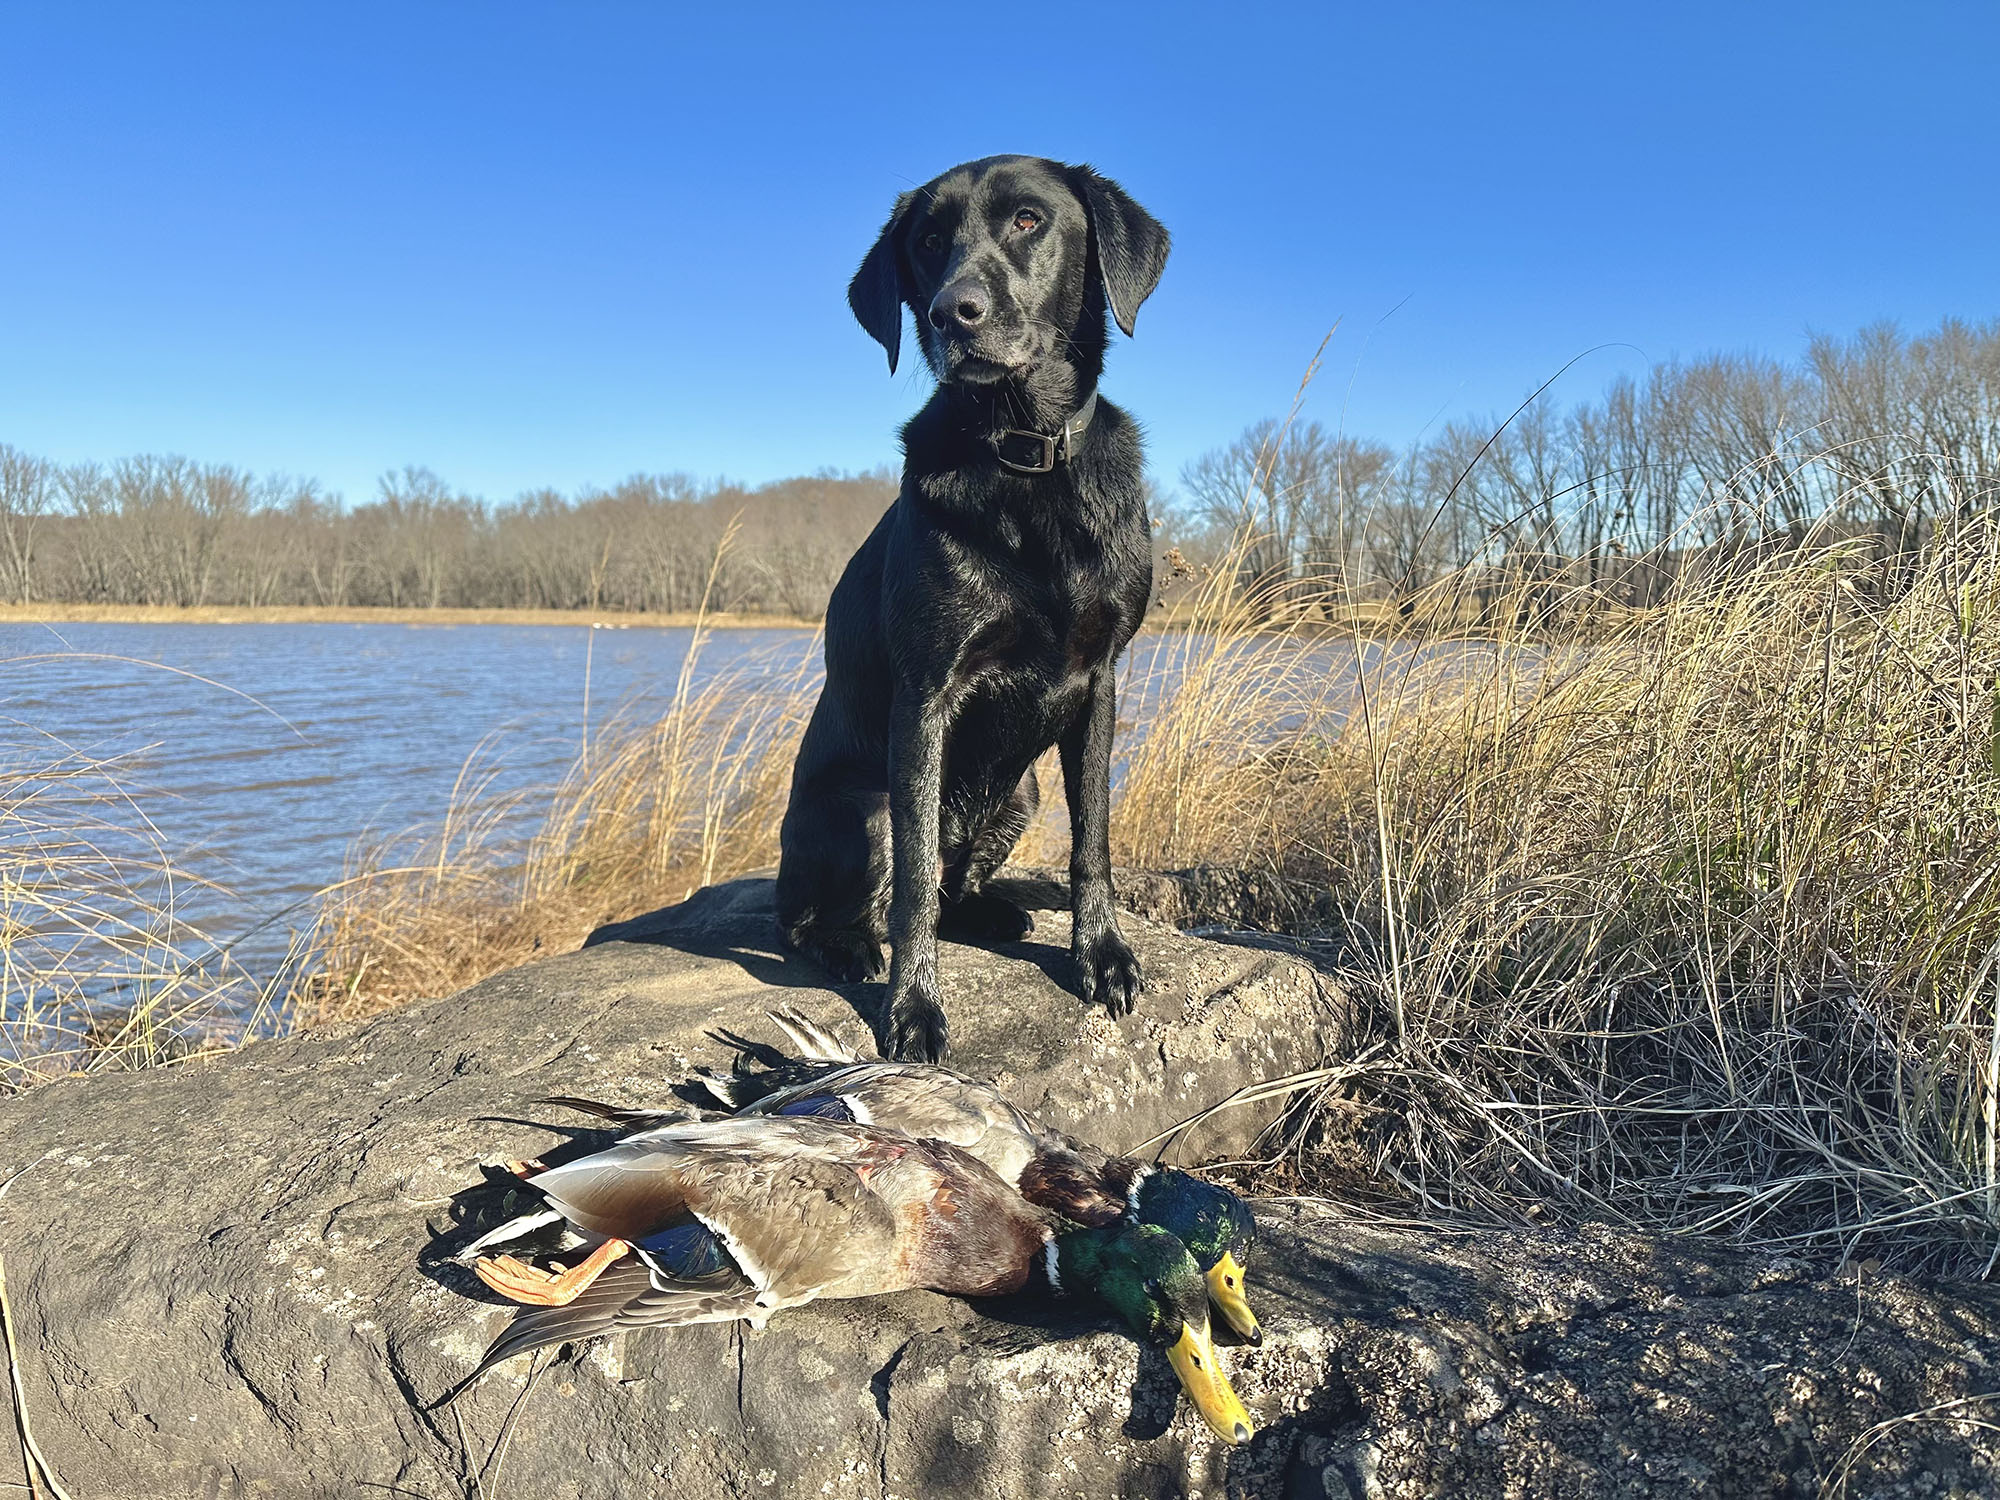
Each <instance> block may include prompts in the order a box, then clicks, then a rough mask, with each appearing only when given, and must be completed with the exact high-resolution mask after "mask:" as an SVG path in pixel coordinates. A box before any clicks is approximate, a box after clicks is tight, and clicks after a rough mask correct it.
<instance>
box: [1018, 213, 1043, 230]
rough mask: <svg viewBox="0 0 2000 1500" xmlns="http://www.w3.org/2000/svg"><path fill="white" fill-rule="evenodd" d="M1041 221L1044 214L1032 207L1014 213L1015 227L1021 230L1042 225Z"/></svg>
mask: <svg viewBox="0 0 2000 1500" xmlns="http://www.w3.org/2000/svg"><path fill="white" fill-rule="evenodd" d="M1041 222H1042V216H1041V215H1040V214H1038V213H1036V212H1035V211H1034V210H1033V209H1032V208H1024V209H1022V210H1021V211H1020V212H1019V213H1017V214H1015V215H1014V227H1015V228H1016V229H1021V230H1028V229H1034V228H1036V227H1037V226H1038V225H1040V224H1041Z"/></svg>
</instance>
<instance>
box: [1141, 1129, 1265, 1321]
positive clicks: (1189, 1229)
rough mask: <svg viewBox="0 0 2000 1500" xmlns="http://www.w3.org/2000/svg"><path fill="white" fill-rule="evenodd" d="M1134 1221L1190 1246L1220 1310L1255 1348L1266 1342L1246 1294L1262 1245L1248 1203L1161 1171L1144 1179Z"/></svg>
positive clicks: (1170, 1171)
mask: <svg viewBox="0 0 2000 1500" xmlns="http://www.w3.org/2000/svg"><path fill="white" fill-rule="evenodd" d="M1132 1216H1133V1217H1134V1218H1135V1219H1138V1220H1139V1221H1140V1222H1141V1223H1145V1224H1157V1225H1158V1226H1159V1227H1160V1228H1162V1229H1164V1230H1166V1231H1167V1233H1169V1234H1171V1235H1172V1236H1173V1237H1174V1238H1175V1239H1177V1240H1179V1241H1180V1242H1181V1243H1182V1244H1183V1245H1185V1246H1187V1250H1188V1254H1190V1255H1192V1256H1193V1257H1194V1259H1195V1264H1196V1265H1198V1266H1199V1267H1201V1272H1202V1275H1203V1276H1204V1277H1205V1278H1207V1281H1208V1297H1209V1300H1210V1301H1211V1302H1213V1303H1214V1304H1215V1306H1216V1310H1217V1311H1218V1312H1220V1313H1221V1314H1222V1316H1223V1317H1224V1318H1226V1319H1228V1320H1229V1326H1230V1327H1231V1328H1234V1329H1235V1330H1236V1331H1237V1332H1238V1333H1240V1334H1242V1335H1243V1337H1244V1338H1246V1339H1248V1340H1249V1341H1250V1342H1251V1343H1253V1344H1261V1343H1262V1342H1263V1341H1264V1334H1263V1331H1262V1330H1261V1329H1259V1328H1258V1326H1257V1315H1256V1314H1255V1313H1253V1312H1252V1311H1250V1303H1249V1301H1248V1299H1247V1298H1246V1297H1245V1295H1244V1289H1243V1268H1244V1267H1245V1266H1246V1265H1248V1264H1249V1261H1250V1252H1251V1251H1252V1250H1253V1249H1254V1248H1255V1247H1256V1244H1257V1221H1256V1220H1255V1219H1253V1218H1251V1217H1250V1208H1249V1205H1248V1204H1246V1203H1244V1201H1243V1200H1242V1199H1241V1198H1239V1197H1237V1196H1236V1195H1235V1194H1234V1193H1232V1192H1230V1191H1229V1190H1228V1189H1227V1188H1219V1187H1217V1186H1215V1184H1214V1183H1211V1182H1203V1181H1202V1180H1201V1179H1200V1178H1199V1177H1190V1176H1189V1175H1188V1174H1187V1173H1186V1172H1181V1171H1177V1170H1175V1169H1174V1168H1172V1167H1160V1168H1156V1169H1155V1170H1153V1171H1151V1172H1148V1173H1147V1174H1146V1175H1145V1176H1144V1177H1142V1178H1140V1180H1139V1185H1138V1187H1137V1189H1136V1190H1135V1191H1134V1193H1133V1195H1132Z"/></svg>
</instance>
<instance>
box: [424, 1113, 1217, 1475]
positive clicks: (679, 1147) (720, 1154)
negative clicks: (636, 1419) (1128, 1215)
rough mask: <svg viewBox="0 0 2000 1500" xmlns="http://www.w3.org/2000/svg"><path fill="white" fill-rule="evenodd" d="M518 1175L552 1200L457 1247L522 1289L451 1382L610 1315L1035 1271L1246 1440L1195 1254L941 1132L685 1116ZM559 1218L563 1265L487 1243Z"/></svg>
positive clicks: (588, 1332) (971, 1281) (641, 1321)
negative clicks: (1036, 1192)
mask: <svg viewBox="0 0 2000 1500" xmlns="http://www.w3.org/2000/svg"><path fill="white" fill-rule="evenodd" d="M527 1180H528V1182H529V1184H530V1185H531V1186H532V1187H533V1188H535V1189H536V1190H538V1191H539V1192H540V1193H541V1194H542V1195H543V1196H544V1197H545V1198H546V1199H547V1201H548V1207H547V1208H546V1209H544V1210H542V1211H540V1212H536V1213H531V1214H526V1215H523V1216H521V1217H520V1218H517V1219H514V1220H511V1221H510V1222H508V1223H507V1224H504V1225H502V1226H501V1227H500V1228H498V1229H496V1230H494V1231H493V1232H492V1233H490V1234H487V1235H484V1236H482V1237H481V1238H480V1239H478V1240H476V1241H475V1242H474V1243H473V1244H471V1245H469V1246H467V1247H466V1248H465V1250H463V1251H461V1252H460V1254H459V1257H458V1258H459V1259H460V1260H461V1261H469V1262H471V1263H472V1267H473V1270H474V1272H475V1273H476V1274H477V1275H478V1277H479V1279H480V1280H481V1281H483V1282H485V1283H486V1284H487V1285H488V1286H490V1287H492V1288H493V1289H494V1290H495V1291H497V1292H500V1293H501V1294H502V1295H504V1296H506V1297H509V1298H512V1299H513V1300H514V1301H517V1302H521V1303H526V1304H528V1307H527V1310H525V1311H524V1312H522V1313H521V1314H520V1315H519V1316H517V1317H516V1318H515V1320H514V1322H513V1323H512V1324H511V1325H510V1326H509V1327H508V1328H507V1329H506V1330H505V1331H503V1332H502V1333H501V1335H500V1336H499V1337H498V1338H497V1339H495V1340H494V1342H493V1345H492V1347H491V1348H490V1349H488V1350H487V1352H486V1356H485V1358H484V1359H482V1360H481V1361H480V1363H479V1365H478V1367H477V1368H476V1369H475V1370H474V1371H473V1372H472V1375H471V1376H469V1377H468V1378H467V1381H466V1382H465V1383H464V1385H469V1384H470V1383H471V1382H472V1381H473V1380H476V1379H477V1378H478V1377H479V1376H480V1375H481V1374H483V1373H485V1371H487V1370H489V1369H491V1368H492V1367H493V1366H494V1365H495V1364H497V1363H499V1362H500V1361H501V1360H503V1359H506V1358H508V1357H509V1356H511V1355H515V1354H522V1353H526V1352H527V1351H529V1350H531V1349H537V1348H541V1347H543V1346H545V1345H548V1344H555V1343H563V1342H566V1341H569V1340H573V1339H582V1338H588V1337H591V1336H593V1335H596V1334H601V1333H610V1332H614V1331H617V1330H620V1329H626V1328H638V1327H646V1326H651V1325H671V1324H682V1323H710V1322H725V1321H729V1320H732V1319H738V1318H741V1319H747V1320H748V1321H749V1322H751V1323H752V1324H753V1325H755V1326H758V1327H762V1326H763V1323H764V1321H765V1320H766V1319H767V1318H769V1317H770V1316H771V1315H772V1314H773V1313H775V1312H778V1311H781V1310H782V1309H784V1308H787V1307H796V1306H798V1305H800V1304H802V1303H806V1302H811V1301H813V1300H815V1299H817V1298H821V1297H866V1296H873V1295H876V1294H878V1293H883V1292H899V1291H909V1290H913V1289H916V1288H928V1289H930V1290H933V1291H939V1292H946V1293H951V1294H954V1295H958V1296H966V1297H988V1296H999V1295H1004V1294H1007V1293H1011V1292H1017V1291H1020V1290H1022V1289H1023V1288H1024V1287H1027V1286H1029V1285H1030V1284H1031V1283H1033V1282H1036V1281H1046V1282H1047V1283H1048V1284H1049V1285H1050V1286H1051V1287H1052V1288H1054V1289H1057V1290H1063V1291H1074V1292H1089V1293H1094V1294H1095V1295H1096V1296H1098V1297H1100V1298H1101V1299H1102V1300H1103V1301H1105V1302H1106V1303H1108V1304H1109V1305H1110V1306H1111V1307H1112V1308H1113V1309H1114V1310H1116V1311H1117V1313H1118V1314H1119V1315H1120V1316H1121V1317H1122V1318H1124V1320H1125V1321H1126V1323H1127V1324H1128V1325H1129V1326H1130V1327H1131V1328H1132V1330H1133V1331H1134V1332H1135V1333H1136V1334H1138V1335H1139V1337H1140V1338H1141V1339H1143V1340H1145V1341H1146V1342H1148V1343H1151V1344H1154V1345H1157V1346H1158V1347H1160V1348H1162V1349H1163V1350H1164V1351H1165V1352H1166V1355H1167V1358H1168V1361H1169V1362H1170V1363H1171V1364H1172V1366H1173V1369H1174V1373H1175V1374H1176V1375H1177V1376H1178V1377H1179V1378H1180V1382H1181V1385H1182V1387H1183V1388H1184V1389H1185V1390H1186V1391H1187V1393H1188V1395H1189V1397H1190V1398H1191V1399H1192V1400H1193V1402H1194V1404H1195V1407H1196V1409H1197V1410H1198V1411H1199V1412H1200V1413H1201V1416H1202V1419H1203V1420H1204V1421H1205V1422H1206V1423H1207V1424H1208V1426H1209V1428H1210V1429H1211V1430H1212V1431H1214V1432H1215V1433H1216V1435H1217V1436H1219V1437H1221V1438H1222V1439H1223V1440H1224V1441H1226V1442H1232V1443H1241V1442H1245V1441H1247V1440H1248V1439H1249V1437H1250V1435H1251V1432H1252V1430H1253V1429H1252V1425H1251V1422H1250V1415H1249V1413H1248V1412H1247V1411H1245V1410H1244V1407H1243V1403H1242V1402H1241V1401H1240V1400H1238V1399H1237V1396H1236V1393H1235V1391H1234V1389H1233V1388H1232V1387H1231V1386H1230V1384H1229V1381H1228V1380H1227V1379H1226V1378H1225V1377H1224V1376H1223V1374H1222V1372H1221V1370H1220V1369H1219V1368H1218V1366H1217V1364H1216V1360H1215V1350H1214V1346H1213V1345H1212V1343H1211V1342H1210V1340H1209V1332H1208V1304H1207V1300H1206V1297H1205V1295H1204V1284H1203V1282H1202V1278H1201V1272H1200V1270H1199V1269H1198V1268H1197V1267H1196V1265H1195V1263H1194V1261H1193V1260H1192V1259H1191V1258H1190V1257H1189V1255H1188V1253H1187V1250H1186V1248H1185V1247H1184V1246H1183V1245H1182V1244H1181V1243H1180V1242H1179V1241H1178V1240H1176V1239H1175V1238H1174V1237H1173V1236H1172V1235H1170V1234H1168V1233H1166V1232H1165V1231H1164V1230H1161V1229H1157V1228H1155V1227H1153V1226H1151V1225H1145V1224H1131V1223H1116V1224H1111V1225H1101V1226H1091V1225H1081V1224H1077V1223H1075V1222H1073V1221H1069V1220H1065V1219H1063V1218H1061V1217H1059V1216H1057V1215H1054V1214H1051V1213H1049V1212H1048V1211H1047V1210H1045V1209H1041V1208H1037V1207H1035V1206H1034V1205H1032V1204H1030V1203H1028V1202H1027V1201H1026V1200H1025V1199H1023V1198H1022V1197H1021V1195H1020V1194H1018V1193H1017V1192H1015V1191H1014V1190H1013V1189H1012V1188H1011V1187H1009V1186H1008V1185H1007V1184H1006V1183H1004V1182H1002V1181H1001V1180H1000V1179H999V1177H997V1176H996V1175H995V1174H994V1173H993V1171H992V1170H991V1169H990V1168H989V1167H987V1166H986V1165H985V1164H984V1163H982V1162H980V1161H979V1160H978V1159H977V1158H976V1157H974V1156H972V1155H971V1154H969V1153H968V1152H966V1151H964V1150H961V1149H960V1148H959V1147H957V1146H954V1145H952V1144H951V1143H949V1142H947V1141H941V1140H919V1139H917V1138H915V1137H913V1136H909V1135H905V1134H903V1133H902V1132H900V1131H895V1130H888V1129H883V1128H880V1127H875V1126H869V1125H863V1124H856V1123H852V1122H848V1121H838V1120H827V1119H821V1118H817V1117H813V1116H784V1115H753V1116H746V1117H741V1118H729V1119H721V1120H711V1121H697V1122H685V1121H682V1122H677V1123H674V1124H670V1125H662V1126H657V1127H654V1128H650V1129H642V1130H637V1131H634V1132H633V1133H632V1134H630V1135H627V1136H625V1137H624V1138H622V1139H621V1140H619V1141H618V1142H617V1143H615V1144H614V1145H611V1146H609V1147H607V1148H605V1149H604V1150H601V1151H597V1152H594V1153H592V1154H591V1155H588V1156H584V1157H580V1158H578V1159H577V1160H575V1161H570V1162H565V1163H563V1164H562V1165H560V1166H555V1167H550V1168H547V1169H545V1170H542V1171H538V1172H535V1173H533V1174H532V1175H531V1176H529V1177H528V1179H527ZM558 1222H560V1223H562V1224H563V1225H565V1226H566V1227H567V1228H569V1229H571V1230H573V1231H575V1232H576V1234H577V1235H579V1236H580V1237H581V1239H582V1241H583V1242H584V1243H585V1244H587V1245H589V1246H590V1247H591V1248H590V1249H589V1253H588V1254H587V1255H585V1256H584V1258H583V1259H582V1260H581V1261H580V1262H578V1263H577V1264H576V1265H574V1266H571V1267H569V1268H567V1269H562V1270H558V1271H554V1272H550V1271H544V1270H541V1269H538V1268H537V1267H536V1266H534V1265H533V1264H531V1263H529V1262H528V1261H526V1260H523V1259H519V1258H516V1257H515V1256H513V1255H507V1254H500V1255H487V1254H486V1252H488V1251H490V1250H493V1249H494V1248H495V1247H497V1246H501V1245H506V1244H513V1243H516V1242H518V1241H520V1240H522V1239H525V1238H527V1237H529V1236H531V1235H533V1234H535V1233H536V1232H537V1231H540V1230H543V1229H544V1228H546V1227H550V1226H553V1225H555V1224H556V1223H558ZM464 1385H462V1386H461V1387H460V1389H463V1388H464Z"/></svg>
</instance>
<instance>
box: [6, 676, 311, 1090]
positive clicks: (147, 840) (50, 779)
mask: <svg viewBox="0 0 2000 1500" xmlns="http://www.w3.org/2000/svg"><path fill="white" fill-rule="evenodd" d="M0 665H5V663H0ZM126 770H127V768H126V767H125V766H124V765H122V764H121V763H120V762H119V761H116V760H105V759H101V758H98V757H95V756H92V755H90V754H88V753H87V752H85V751H82V750H79V749H77V748H76V747H74V746H71V745H67V744H65V743H63V742H61V741H60V740H56V739H54V738H52V737H50V736H48V735H46V734H42V733H38V732H35V731H33V730H29V729H25V728H21V727H19V726H15V725H12V724H7V725H4V726H0V1092H7V1091H12V1090H15V1089H20V1088H24V1087H26V1086H28V1085H30V1084H33V1083H39V1082H42V1081H45V1080H47V1079H50V1078H53V1077H58V1076H60V1075H62V1074H65V1073H70V1072H76V1071H93V1070H99V1069H105V1068H131V1067H147V1066H151V1065H153V1064H157V1063H162V1062H170V1061H176V1060H179V1059H182V1058H186V1057H190V1056H196V1055H200V1054H202V1053H204V1052H208V1051H213V1050H216V1049H218V1048H221V1047H226V1046H229V1045H231V1044H233V1043H234V1042H236V1041H238V1040H240V1039H241V1038H243V1037H245V1036H249V1035H254V1034H258V1033H261V1032H269V1031H272V1030H276V1029H279V1028H281V1027H282V1026H283V1025H284V1024H286V1004H285V998H286V995H287V992H288V990H289V988H290V985H291V981H292V977H293V975H294V973H295V972H296V965H297V963H298V961H299V960H300V959H302V958H303V957H304V949H303V947H301V946H295V947H294V949H293V951H292V953H291V955H290V957H289V958H288V959H287V961H285V962H283V963H281V964H280V965H279V966H278V967H277V969H276V971H275V972H272V973H268V974H264V975H261V976H259V975H256V974H252V973H250V972H248V971H246V970H245V969H243V968H242V967H241V966H239V965H238V964H237V962H236V961H235V959H234V958H233V957H232V955H231V951H230V945H229V944H227V943H220V942H217V941H215V940H214V939H213V938H211V937H210V935H209V934H208V933H206V932H204V931H203V930H202V929H201V928H200V927H199V926H197V925H196V924H195V923H194V922H193V921H192V920H190V918H189V917H188V915H187V914H186V910H185V903H186V901H187V898H188V896H189V894H190V893H191V892H192V890H193V889H194V888H195V887H196V886H197V885H198V881H197V880H196V879H195V877H193V876H192V875H190V874H189V873H187V872H186V871H184V870H182V869H181V868H180V867H179V866H178V865H177V864H176V862H175V859H174V857H173V854H172V853H171V851H169V850H167V849H166V848H165V846H164V844H163V842H162V840H161V838H160V836H159V832H158V830H157V829H156V828H154V827H153V826H152V824H151V822H150V821H149V820H148V819H147V817H146V815H145V812H144V809H143V807H142V805H141V801H140V799H139V798H138V797H136V796H135V795H134V793H133V792H132V790H131V789H130V787H129V786H128V784H127V779H126V775H125V772H126Z"/></svg>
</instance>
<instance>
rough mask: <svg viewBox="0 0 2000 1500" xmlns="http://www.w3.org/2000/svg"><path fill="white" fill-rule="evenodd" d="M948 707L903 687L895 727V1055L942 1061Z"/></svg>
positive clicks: (947, 1041)
mask: <svg viewBox="0 0 2000 1500" xmlns="http://www.w3.org/2000/svg"><path fill="white" fill-rule="evenodd" d="M945 718H946V714H945V706H944V704H943V703H942V702H940V701H939V699H938V697H937V696H936V695H931V694H922V693H919V692H917V691H916V690H914V689H912V688H910V687H907V686H902V687H899V688H898V691H897V693H896V702H895V707H894V708H893V709H892V710H891V712H890V720H889V837H890V848H891V852H892V855H893V862H894V866H895V868H894V872H893V883H892V885H891V889H890V896H889V941H890V943H892V944H893V945H894V948H895V952H894V956H893V957H892V958H891V959H890V961H889V1028H888V1031H889V1034H888V1036H887V1038H886V1040H887V1042H888V1045H889V1055H890V1056H891V1057H895V1058H901V1059H903V1060H904V1061H908V1062H937V1061H939V1060H940V1059H942V1058H943V1057H944V1055H945V1052H946V1051H947V1050H948V1049H949V1048H950V1046H951V1037H950V1032H949V1029H948V1028H947V1027H946V1025H945V1019H944V1006H943V1004H942V1002H941V1000H940V998H939V995H938V980H937V923H938V809H939V806H940V804H941V803H942V801H943V797H944V735H945Z"/></svg>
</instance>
